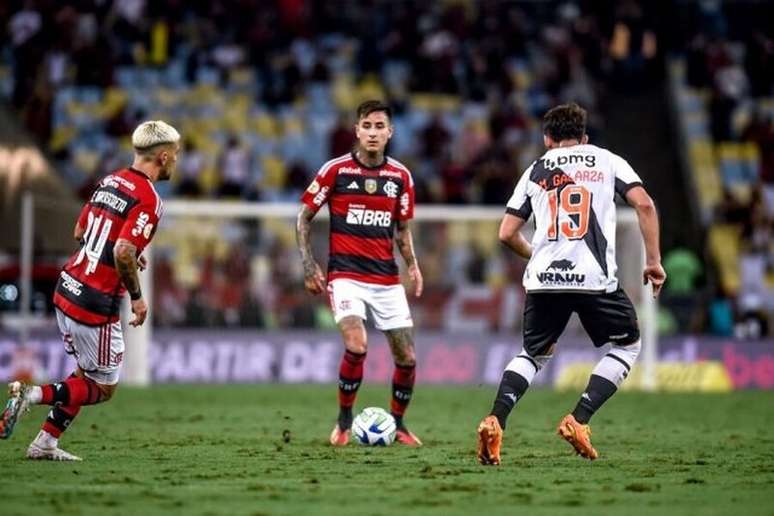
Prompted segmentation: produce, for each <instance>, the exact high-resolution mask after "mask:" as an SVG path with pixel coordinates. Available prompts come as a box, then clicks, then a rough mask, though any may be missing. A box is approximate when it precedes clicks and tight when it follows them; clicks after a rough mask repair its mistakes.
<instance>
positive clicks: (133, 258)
mask: <svg viewBox="0 0 774 516" xmlns="http://www.w3.org/2000/svg"><path fill="white" fill-rule="evenodd" d="M113 261H114V263H115V265H116V272H118V276H119V277H120V278H121V281H122V282H123V284H124V286H125V287H126V290H128V291H129V297H130V298H131V299H132V313H133V314H134V319H132V320H131V321H129V325H131V326H140V325H141V324H142V323H144V322H145V318H146V317H147V316H148V305H147V304H146V303H145V300H144V299H143V298H142V290H141V289H140V277H139V276H138V275H137V269H138V268H140V264H139V260H138V259H137V247H136V246H135V245H134V244H133V243H131V242H130V241H128V240H126V239H124V238H119V239H118V241H117V242H116V245H115V247H114V248H113Z"/></svg>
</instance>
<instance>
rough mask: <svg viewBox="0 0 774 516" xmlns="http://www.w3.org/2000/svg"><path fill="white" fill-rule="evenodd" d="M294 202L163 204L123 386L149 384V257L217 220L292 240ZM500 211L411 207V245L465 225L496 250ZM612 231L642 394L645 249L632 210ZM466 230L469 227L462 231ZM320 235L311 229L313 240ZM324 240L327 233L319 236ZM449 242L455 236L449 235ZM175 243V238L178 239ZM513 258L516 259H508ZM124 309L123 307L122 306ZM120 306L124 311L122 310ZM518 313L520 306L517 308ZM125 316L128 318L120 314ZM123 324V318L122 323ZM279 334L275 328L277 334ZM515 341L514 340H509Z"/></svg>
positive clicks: (648, 307)
mask: <svg viewBox="0 0 774 516" xmlns="http://www.w3.org/2000/svg"><path fill="white" fill-rule="evenodd" d="M298 207H299V205H298V203H249V202H224V201H194V200H178V199H176V200H170V201H166V202H165V203H164V216H163V218H162V222H161V225H160V228H159V229H158V232H157V236H156V238H155V240H154V243H152V244H151V245H150V246H149V247H148V248H147V249H146V251H145V256H146V258H147V261H148V264H149V265H148V266H149V269H148V270H146V271H145V272H144V273H142V274H141V277H142V282H143V285H142V288H143V292H144V295H145V297H146V299H148V300H149V303H150V305H151V306H150V309H149V313H150V314H151V317H150V318H149V321H147V322H146V324H145V325H143V326H142V327H140V328H129V327H126V333H125V336H126V341H127V342H126V345H127V353H126V358H125V360H126V362H125V369H124V375H123V378H124V379H125V381H126V382H127V383H129V384H133V385H147V384H148V383H149V382H150V372H149V364H150V360H149V354H150V347H149V346H150V342H151V341H152V332H153V329H152V317H153V315H152V314H154V312H155V310H156V309H157V308H158V307H155V306H153V299H154V298H153V288H154V285H153V284H152V282H151V281H150V278H152V277H153V270H152V268H153V267H154V265H155V260H154V253H159V252H165V251H166V252H169V251H172V252H174V247H175V245H176V244H175V242H176V240H175V239H181V238H182V239H185V238H186V235H192V238H196V237H198V236H201V234H202V233H206V232H207V231H208V230H207V229H206V227H207V225H208V224H209V223H212V222H213V221H220V223H223V224H225V223H226V221H230V222H232V223H233V222H234V221H241V222H246V223H250V222H252V223H255V225H260V226H271V225H274V226H277V227H280V228H282V230H283V232H284V238H286V239H290V238H292V237H291V236H289V235H292V233H293V227H294V225H295V220H296V216H297V213H298ZM503 213H504V210H503V209H502V208H501V207H487V206H455V205H420V206H417V208H416V211H415V217H414V220H413V221H412V224H413V228H414V231H415V241H417V242H421V241H422V240H423V239H425V238H430V239H432V238H434V237H435V236H437V235H436V233H438V227H440V226H443V225H448V224H454V225H457V226H465V227H467V229H466V231H465V234H466V236H465V237H464V238H467V239H469V241H470V242H471V245H482V244H483V245H485V246H493V247H491V248H495V247H497V246H498V242H497V226H498V225H499V222H500V220H501V219H502V216H503ZM617 216H618V228H617V238H616V247H617V249H616V251H617V254H616V256H617V261H618V265H619V268H618V277H619V280H620V283H621V285H622V286H623V287H624V289H626V291H627V292H628V293H629V294H630V295H631V296H632V301H633V302H634V304H635V305H636V307H637V311H638V315H639V319H640V326H641V333H642V344H643V351H642V356H641V357H640V361H639V366H640V367H641V368H642V375H641V376H640V378H641V384H640V385H638V386H634V387H639V388H643V389H647V390H652V389H655V388H656V362H657V357H658V348H657V346H658V342H657V321H656V302H655V300H654V298H653V296H652V293H651V287H650V286H649V285H648V286H645V285H643V284H642V270H643V266H644V259H645V251H644V246H643V243H642V238H641V236H640V232H639V225H638V220H637V216H636V213H635V212H634V210H632V209H630V208H625V207H619V208H618V210H617ZM327 219H328V212H327V208H324V209H322V210H320V213H319V214H318V215H317V217H316V218H315V222H316V223H319V222H322V223H325V221H327ZM468 226H469V227H468ZM532 226H533V225H532V224H531V223H530V224H527V227H526V230H525V231H526V232H527V233H528V235H527V236H528V237H530V236H531V231H532ZM322 233H323V232H322V231H317V230H315V235H316V236H317V237H318V238H319V237H320V236H322ZM324 236H325V237H326V239H327V234H325V235H324ZM449 238H456V237H455V236H454V234H453V232H452V235H451V236H450V237H449ZM178 241H179V240H178ZM418 254H419V257H420V260H422V259H423V255H422V249H419V250H418ZM512 259H513V260H518V259H519V258H517V257H515V256H513V257H512ZM126 307H128V303H127V304H126ZM126 307H125V308H126ZM519 309H521V307H519ZM124 315H125V316H128V315H129V314H127V313H125V314H124ZM124 320H126V319H124ZM280 331H281V330H280ZM519 340H520V338H519V337H518V334H515V335H514V341H519ZM515 343H516V342H515Z"/></svg>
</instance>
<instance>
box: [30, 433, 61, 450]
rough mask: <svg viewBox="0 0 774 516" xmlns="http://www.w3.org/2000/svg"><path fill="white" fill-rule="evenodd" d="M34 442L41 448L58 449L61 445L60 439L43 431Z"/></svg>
mask: <svg viewBox="0 0 774 516" xmlns="http://www.w3.org/2000/svg"><path fill="white" fill-rule="evenodd" d="M32 442H33V444H36V445H37V446H40V447H41V448H56V447H57V445H58V444H59V439H58V438H56V437H54V436H53V435H51V434H49V433H48V432H46V431H45V430H41V431H40V432H38V435H37V437H35V440H34V441H32Z"/></svg>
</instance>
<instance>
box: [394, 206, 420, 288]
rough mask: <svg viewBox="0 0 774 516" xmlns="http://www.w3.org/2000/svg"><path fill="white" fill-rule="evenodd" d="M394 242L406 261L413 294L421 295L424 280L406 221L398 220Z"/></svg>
mask: <svg viewBox="0 0 774 516" xmlns="http://www.w3.org/2000/svg"><path fill="white" fill-rule="evenodd" d="M395 243H396V244H397V245H398V251H400V255H401V256H402V257H403V259H404V260H405V261H406V265H407V266H408V275H409V278H410V279H411V282H412V283H413V284H414V295H415V296H417V297H419V296H421V295H422V289H423V288H424V280H423V279H422V271H420V270H419V263H418V262H417V256H416V254H415V253H414V238H413V237H412V235H411V228H409V224H408V221H406V220H400V221H398V228H397V234H396V235H395Z"/></svg>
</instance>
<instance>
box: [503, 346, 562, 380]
mask: <svg viewBox="0 0 774 516" xmlns="http://www.w3.org/2000/svg"><path fill="white" fill-rule="evenodd" d="M552 356H553V355H538V356H535V357H532V356H530V355H529V353H527V352H526V351H525V350H523V349H522V350H521V352H520V353H519V354H518V355H516V356H515V357H514V358H513V360H511V361H510V362H509V363H508V365H507V366H505V370H506V371H513V372H514V373H516V374H518V375H519V376H521V377H523V378H524V379H525V380H527V384H531V383H532V380H533V379H534V378H535V375H536V374H537V373H538V371H540V370H541V369H543V367H545V365H546V364H547V363H548V361H549V360H551V357H552Z"/></svg>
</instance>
